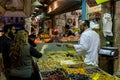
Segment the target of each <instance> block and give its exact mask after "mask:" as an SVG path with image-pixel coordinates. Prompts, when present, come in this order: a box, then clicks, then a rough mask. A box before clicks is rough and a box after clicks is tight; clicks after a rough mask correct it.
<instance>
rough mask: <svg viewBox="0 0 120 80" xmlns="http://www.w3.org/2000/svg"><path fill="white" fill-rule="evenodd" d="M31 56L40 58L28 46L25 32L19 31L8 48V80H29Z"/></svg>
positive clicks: (39, 55)
mask: <svg viewBox="0 0 120 80" xmlns="http://www.w3.org/2000/svg"><path fill="white" fill-rule="evenodd" d="M32 56H34V57H36V58H40V57H41V56H42V54H41V53H39V52H38V51H37V50H36V49H34V48H33V47H32V46H30V44H29V43H28V33H27V32H26V31H25V30H19V31H18V32H17V33H16V35H15V38H14V43H13V45H12V46H11V48H10V54H9V57H10V61H11V65H10V69H9V75H10V80H31V76H32V60H31V58H32Z"/></svg>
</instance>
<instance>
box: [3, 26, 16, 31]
mask: <svg viewBox="0 0 120 80" xmlns="http://www.w3.org/2000/svg"><path fill="white" fill-rule="evenodd" d="M12 27H14V25H13V24H7V25H5V26H4V28H3V31H4V33H6V32H8V30H9V29H10V30H11V29H12Z"/></svg>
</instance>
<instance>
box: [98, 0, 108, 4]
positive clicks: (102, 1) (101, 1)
mask: <svg viewBox="0 0 120 80" xmlns="http://www.w3.org/2000/svg"><path fill="white" fill-rule="evenodd" d="M107 1H109V0H96V3H97V4H101V3H104V2H107Z"/></svg>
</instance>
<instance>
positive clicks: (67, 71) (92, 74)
mask: <svg viewBox="0 0 120 80" xmlns="http://www.w3.org/2000/svg"><path fill="white" fill-rule="evenodd" d="M65 44H67V43H60V44H58V43H56V44H55V43H44V44H40V45H38V46H37V49H38V50H39V51H40V52H42V53H43V56H42V58H40V59H34V62H35V63H36V64H37V67H36V68H37V70H38V73H39V77H40V80H118V78H117V77H115V76H112V75H110V74H108V73H106V72H104V71H103V70H101V69H100V68H99V67H97V66H93V65H87V64H85V63H84V62H83V58H82V57H78V56H76V53H75V50H74V49H69V48H67V47H66V46H65Z"/></svg>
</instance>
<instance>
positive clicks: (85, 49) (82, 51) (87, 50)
mask: <svg viewBox="0 0 120 80" xmlns="http://www.w3.org/2000/svg"><path fill="white" fill-rule="evenodd" d="M89 25H90V23H89V21H88V20H85V21H84V22H83V23H82V26H80V31H81V37H80V39H79V41H78V44H75V45H73V44H67V47H69V48H72V47H73V48H75V50H76V52H77V54H78V55H81V56H82V55H85V59H84V62H85V63H86V64H92V65H97V64H98V49H99V46H100V38H99V35H98V34H97V33H96V32H95V31H93V30H92V29H91V28H89Z"/></svg>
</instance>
